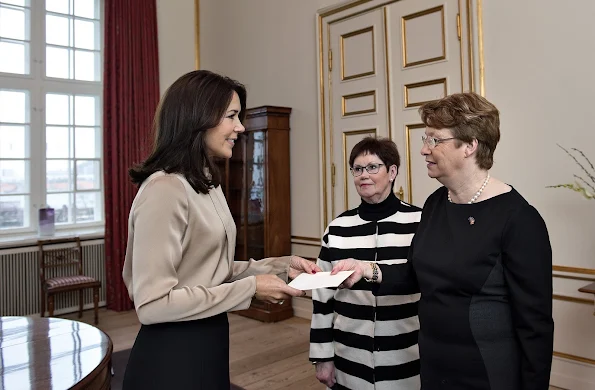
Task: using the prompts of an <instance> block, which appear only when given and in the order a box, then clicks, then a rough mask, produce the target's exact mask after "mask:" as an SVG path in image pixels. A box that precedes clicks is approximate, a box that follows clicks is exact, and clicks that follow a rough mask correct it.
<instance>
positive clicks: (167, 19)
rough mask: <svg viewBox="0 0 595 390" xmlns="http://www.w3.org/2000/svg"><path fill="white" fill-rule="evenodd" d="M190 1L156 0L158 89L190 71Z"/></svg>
mask: <svg viewBox="0 0 595 390" xmlns="http://www.w3.org/2000/svg"><path fill="white" fill-rule="evenodd" d="M194 34H195V32H194V0H157V39H158V45H159V89H160V91H161V94H163V92H165V90H166V89H167V87H169V86H170V85H171V84H172V83H173V82H174V81H175V80H176V79H177V78H178V77H180V76H181V75H183V74H185V73H187V72H190V71H191V70H194V69H195V67H194V64H195V62H194V52H195V44H194Z"/></svg>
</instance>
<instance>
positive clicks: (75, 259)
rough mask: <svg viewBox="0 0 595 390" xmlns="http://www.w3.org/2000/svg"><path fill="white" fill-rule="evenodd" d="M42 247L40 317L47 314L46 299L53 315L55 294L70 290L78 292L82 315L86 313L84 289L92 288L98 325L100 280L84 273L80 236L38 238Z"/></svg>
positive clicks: (40, 261)
mask: <svg viewBox="0 0 595 390" xmlns="http://www.w3.org/2000/svg"><path fill="white" fill-rule="evenodd" d="M37 246H38V247H39V252H38V259H39V279H40V282H41V317H43V316H44V315H45V310H46V299H47V303H48V311H49V316H50V317H52V316H53V315H54V295H55V294H58V293H62V292H67V291H77V290H78V292H79V318H81V317H82V316H83V303H84V301H83V292H84V290H85V289H87V288H92V289H93V305H94V309H95V325H97V324H98V323H99V313H98V310H99V287H101V282H100V281H99V280H97V279H95V278H92V277H90V276H86V275H84V274H83V251H82V248H81V240H80V238H79V237H75V238H58V239H48V240H39V241H37Z"/></svg>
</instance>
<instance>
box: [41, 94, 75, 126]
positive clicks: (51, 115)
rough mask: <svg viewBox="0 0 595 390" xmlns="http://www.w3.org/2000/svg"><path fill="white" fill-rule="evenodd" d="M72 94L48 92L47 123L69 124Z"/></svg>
mask: <svg viewBox="0 0 595 390" xmlns="http://www.w3.org/2000/svg"><path fill="white" fill-rule="evenodd" d="M71 122H72V121H71V120H70V96H68V95H57V94H51V93H48V94H46V95H45V123H46V124H48V125H69V124H71Z"/></svg>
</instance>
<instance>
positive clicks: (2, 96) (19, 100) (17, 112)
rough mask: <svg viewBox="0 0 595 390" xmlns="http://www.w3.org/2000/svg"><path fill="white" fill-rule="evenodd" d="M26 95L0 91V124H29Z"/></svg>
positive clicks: (23, 92)
mask: <svg viewBox="0 0 595 390" xmlns="http://www.w3.org/2000/svg"><path fill="white" fill-rule="evenodd" d="M28 95H29V93H28V92H26V91H8V90H0V122H12V123H27V122H29V120H28V119H29V115H28V114H29V113H28V112H27V106H28V104H27V101H28V97H29V96H28Z"/></svg>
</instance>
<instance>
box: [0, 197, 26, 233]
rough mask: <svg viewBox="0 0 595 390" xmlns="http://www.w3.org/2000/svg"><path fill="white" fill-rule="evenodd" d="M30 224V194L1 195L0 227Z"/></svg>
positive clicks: (8, 227) (7, 227)
mask: <svg viewBox="0 0 595 390" xmlns="http://www.w3.org/2000/svg"><path fill="white" fill-rule="evenodd" d="M28 226H29V196H28V195H19V196H0V229H14V228H22V227H28Z"/></svg>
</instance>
